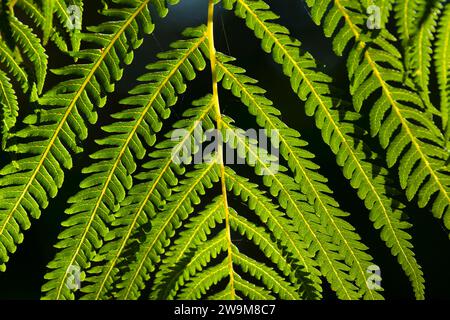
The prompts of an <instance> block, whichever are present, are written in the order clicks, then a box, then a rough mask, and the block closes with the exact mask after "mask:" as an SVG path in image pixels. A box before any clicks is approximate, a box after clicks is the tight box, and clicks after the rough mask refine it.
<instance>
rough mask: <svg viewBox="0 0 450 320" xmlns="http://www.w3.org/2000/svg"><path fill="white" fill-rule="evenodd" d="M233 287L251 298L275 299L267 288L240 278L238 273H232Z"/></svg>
mask: <svg viewBox="0 0 450 320" xmlns="http://www.w3.org/2000/svg"><path fill="white" fill-rule="evenodd" d="M234 287H235V288H236V290H237V291H238V292H241V293H242V294H243V295H244V296H246V297H248V298H249V299H251V300H275V297H274V296H273V295H271V294H270V292H269V291H268V290H267V289H265V288H262V287H260V286H256V285H255V284H253V283H251V282H249V281H247V280H245V279H242V277H241V276H240V275H239V274H235V275H234Z"/></svg>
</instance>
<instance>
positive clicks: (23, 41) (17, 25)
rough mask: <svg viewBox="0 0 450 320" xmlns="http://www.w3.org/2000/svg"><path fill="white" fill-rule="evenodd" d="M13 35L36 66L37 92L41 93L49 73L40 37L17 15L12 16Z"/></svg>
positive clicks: (22, 50) (24, 53)
mask: <svg viewBox="0 0 450 320" xmlns="http://www.w3.org/2000/svg"><path fill="white" fill-rule="evenodd" d="M9 19H10V21H9V22H10V26H11V32H12V37H13V39H14V40H15V42H16V43H17V46H18V47H19V48H20V50H21V52H22V53H23V55H25V56H26V57H27V58H28V59H29V60H30V62H31V63H32V64H33V66H34V75H35V79H36V86H37V92H38V94H40V93H41V92H42V89H43V88H44V82H45V77H46V75H47V65H48V61H47V60H48V57H47V55H46V53H45V49H44V47H43V46H42V44H41V41H40V40H39V38H38V37H37V36H36V35H35V34H34V33H33V31H32V30H31V29H30V28H29V27H28V26H27V25H25V24H23V23H22V22H20V21H19V20H18V19H17V18H16V17H10V18H9Z"/></svg>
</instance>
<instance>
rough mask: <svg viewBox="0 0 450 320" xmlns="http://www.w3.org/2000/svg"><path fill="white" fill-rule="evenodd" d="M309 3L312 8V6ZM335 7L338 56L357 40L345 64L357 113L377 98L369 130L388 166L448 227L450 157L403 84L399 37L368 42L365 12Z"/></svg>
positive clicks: (384, 33) (329, 32) (384, 34)
mask: <svg viewBox="0 0 450 320" xmlns="http://www.w3.org/2000/svg"><path fill="white" fill-rule="evenodd" d="M310 4H312V5H314V3H313V1H310ZM333 8H335V9H334V11H333V12H335V13H338V14H339V15H340V18H341V19H342V20H344V21H345V23H346V27H344V28H343V29H341V31H339V33H337V34H336V36H335V39H334V40H335V41H340V42H341V41H344V43H343V44H339V45H336V46H335V51H336V52H337V53H342V50H343V48H344V47H346V46H347V45H348V44H349V43H350V42H351V40H352V39H354V40H355V41H356V44H355V47H354V48H353V49H352V50H351V52H350V55H349V58H348V60H347V61H348V63H347V68H348V70H349V77H350V79H351V82H352V84H351V88H350V92H351V93H352V94H353V102H354V107H355V108H356V110H357V111H359V110H360V109H361V107H362V105H363V103H364V102H365V101H366V100H367V99H368V98H369V96H370V95H371V94H373V93H375V92H376V93H377V95H378V98H377V102H376V103H375V104H374V106H373V107H372V109H371V112H370V119H371V131H372V134H373V135H378V136H379V138H380V143H381V146H382V147H383V148H385V149H387V163H388V166H389V167H392V166H394V165H395V164H396V163H399V179H400V184H401V187H402V188H403V189H405V190H406V195H407V197H408V199H409V200H411V199H412V198H414V197H415V196H416V195H417V196H418V203H419V206H420V207H424V206H426V205H427V204H428V203H431V204H432V212H433V215H434V216H435V217H437V218H443V219H444V224H445V225H449V219H450V193H449V190H450V188H449V182H448V174H449V170H448V167H447V166H446V165H445V161H446V160H447V157H448V155H447V152H446V151H445V149H444V145H445V143H444V139H443V136H442V134H441V133H440V131H439V129H438V128H437V127H436V126H435V125H434V124H433V122H432V121H431V120H430V119H429V115H428V114H427V113H424V112H423V111H422V110H423V109H424V106H423V103H422V100H421V99H420V97H419V95H418V94H417V93H415V91H414V89H413V87H414V86H413V84H412V83H411V81H409V80H408V79H407V80H406V82H405V79H404V74H405V73H404V70H403V68H402V63H401V60H402V55H401V54H400V53H399V52H398V50H397V49H396V48H395V47H394V45H393V43H392V42H393V41H394V40H395V38H394V37H393V36H392V35H391V34H390V33H389V32H388V31H387V30H384V29H383V30H381V31H380V33H379V34H378V36H377V37H376V38H375V39H373V40H370V42H367V40H365V34H364V33H363V32H362V30H363V29H362V28H361V26H360V25H361V24H362V23H363V13H362V12H358V13H355V15H352V16H350V15H349V14H348V12H349V11H350V9H351V8H346V7H345V6H344V5H342V3H341V2H340V1H339V0H335V1H334V7H333ZM330 12H331V11H330ZM323 20H324V23H325V25H324V29H325V30H326V34H327V35H328V36H331V35H333V34H334V33H335V31H336V26H337V25H336V24H333V25H331V24H328V23H327V22H328V20H327V19H326V18H324V19H323ZM344 29H346V30H348V33H350V35H349V36H348V37H347V38H345V39H344V38H341V37H340V36H339V35H340V33H341V32H342V30H344ZM408 104H412V105H414V106H415V107H414V108H413V107H410V106H409V105H408ZM396 131H398V133H395V132H396ZM394 133H395V134H394ZM432 196H433V199H432Z"/></svg>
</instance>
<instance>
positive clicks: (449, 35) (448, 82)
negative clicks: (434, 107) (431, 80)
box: [434, 3, 450, 148]
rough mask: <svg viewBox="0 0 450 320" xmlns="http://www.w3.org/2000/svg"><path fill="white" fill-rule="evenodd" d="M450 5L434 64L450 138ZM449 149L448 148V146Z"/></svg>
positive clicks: (442, 22) (440, 27) (442, 20)
mask: <svg viewBox="0 0 450 320" xmlns="http://www.w3.org/2000/svg"><path fill="white" fill-rule="evenodd" d="M449 39H450V3H447V4H446V6H445V8H444V10H443V14H442V15H441V18H440V20H439V25H438V31H437V39H436V50H435V53H434V64H435V69H436V74H437V80H438V83H439V92H440V98H441V99H440V100H441V101H440V102H441V103H440V106H441V108H440V110H441V118H442V126H443V128H444V130H445V131H446V132H445V133H446V137H447V142H448V140H449V139H448V138H449V137H450V125H449V118H450V107H449V105H450V62H449V61H450V40H449ZM447 148H448V146H447Z"/></svg>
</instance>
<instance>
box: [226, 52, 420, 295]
mask: <svg viewBox="0 0 450 320" xmlns="http://www.w3.org/2000/svg"><path fill="white" fill-rule="evenodd" d="M220 60H221V59H219V62H218V64H219V67H220V70H221V71H222V72H223V76H224V81H223V83H224V86H225V87H226V88H228V89H231V90H232V91H233V93H234V94H235V95H236V96H238V97H240V98H241V99H242V101H243V103H244V104H245V105H247V106H248V107H249V110H250V113H251V114H253V115H255V116H256V117H257V121H258V123H260V124H261V125H264V123H266V122H267V120H266V119H265V117H266V116H265V114H266V113H268V111H269V110H271V111H272V112H273V113H275V112H276V109H273V107H272V103H271V101H270V100H268V99H266V98H265V97H264V95H263V94H264V92H265V90H263V89H261V88H259V87H257V86H256V85H255V83H256V80H254V79H251V78H249V77H248V76H245V75H244V74H243V73H244V71H245V70H243V69H240V68H237V67H235V66H233V65H231V64H229V63H222V62H220ZM322 99H323V101H328V100H327V99H328V98H327V97H323V98H322ZM306 108H307V110H306V112H307V114H309V115H313V114H314V115H315V116H316V124H317V126H318V127H319V128H320V129H322V130H323V132H322V137H323V139H324V140H325V142H326V143H327V144H328V145H330V147H331V149H332V151H333V152H334V153H335V154H336V155H337V162H338V164H339V165H340V166H341V167H343V170H344V175H345V176H346V178H347V179H349V180H350V181H351V183H352V186H353V187H354V188H357V189H358V195H359V196H360V197H361V199H363V200H365V205H366V207H367V208H368V209H369V210H371V214H370V217H371V220H372V221H373V222H374V224H375V226H376V227H377V228H380V227H381V228H382V238H383V240H384V241H386V243H387V245H388V247H389V248H392V251H393V253H394V255H398V259H399V262H400V264H401V265H402V267H403V268H404V270H405V273H406V274H407V275H408V276H409V277H410V280H411V282H412V284H413V287H414V288H415V291H416V292H417V295H418V296H420V297H423V283H424V279H423V274H422V271H421V270H420V269H421V268H420V266H419V265H418V264H417V261H416V260H415V258H414V253H413V252H412V251H411V249H410V248H411V247H412V245H411V243H410V242H409V238H410V236H409V235H408V234H407V233H406V232H405V231H404V229H406V228H408V227H409V224H408V223H406V222H404V221H402V219H401V216H402V211H401V210H399V209H401V208H402V206H401V205H400V204H398V205H397V207H399V209H393V208H392V206H393V205H395V204H394V203H392V200H390V199H389V196H388V195H387V194H386V190H385V189H386V188H385V186H386V184H387V183H389V182H388V181H387V179H386V175H387V170H385V169H383V168H380V167H376V166H375V165H374V164H373V163H371V162H369V161H368V160H370V159H367V156H366V150H364V149H366V148H365V145H364V143H363V142H362V141H361V140H359V139H356V140H355V138H354V136H355V134H357V133H356V132H357V131H358V129H357V128H355V124H354V121H355V120H356V119H358V118H359V117H358V115H356V114H354V113H353V114H352V113H346V114H345V115H342V114H341V113H339V112H338V111H336V110H333V109H331V107H327V104H325V103H321V104H317V105H315V104H313V105H311V104H307V106H306ZM265 109H266V110H268V111H267V112H264V111H263V110H265ZM276 126H277V127H280V125H279V124H277V125H276ZM355 131H356V132H355ZM281 140H282V139H281ZM375 171H377V174H375Z"/></svg>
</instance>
